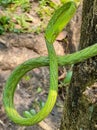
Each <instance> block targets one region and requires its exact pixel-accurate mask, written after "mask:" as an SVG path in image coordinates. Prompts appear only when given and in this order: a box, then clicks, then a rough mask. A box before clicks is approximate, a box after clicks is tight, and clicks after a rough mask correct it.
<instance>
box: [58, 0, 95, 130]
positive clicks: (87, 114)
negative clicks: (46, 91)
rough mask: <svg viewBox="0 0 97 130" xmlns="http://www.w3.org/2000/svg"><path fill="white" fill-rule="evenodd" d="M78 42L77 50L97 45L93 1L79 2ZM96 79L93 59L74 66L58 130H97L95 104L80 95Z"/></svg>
mask: <svg viewBox="0 0 97 130" xmlns="http://www.w3.org/2000/svg"><path fill="white" fill-rule="evenodd" d="M80 39H81V40H80V45H79V50H81V49H83V48H85V47H87V46H90V45H93V44H94V43H97V0H84V1H83V12H82V27H81V38H80ZM91 53H92V52H91ZM96 80H97V56H96V57H93V58H90V59H88V60H86V61H84V62H81V63H78V64H76V65H74V68H73V77H72V81H71V84H70V86H69V88H68V92H67V97H66V101H65V105H64V116H63V118H62V122H61V127H60V130H97V103H96V102H92V101H91V100H88V98H87V97H85V95H84V94H83V92H84V91H85V90H86V87H87V85H88V86H90V85H91V84H93V83H94V82H95V81H96ZM96 94H97V93H96Z"/></svg>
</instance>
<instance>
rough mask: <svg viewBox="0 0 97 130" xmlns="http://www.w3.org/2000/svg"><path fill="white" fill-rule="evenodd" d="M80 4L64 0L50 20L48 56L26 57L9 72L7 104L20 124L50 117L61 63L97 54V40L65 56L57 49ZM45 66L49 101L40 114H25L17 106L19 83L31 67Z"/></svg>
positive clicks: (47, 33) (68, 63)
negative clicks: (15, 101)
mask: <svg viewBox="0 0 97 130" xmlns="http://www.w3.org/2000/svg"><path fill="white" fill-rule="evenodd" d="M78 4H79V0H64V2H63V5H62V6H60V7H59V8H58V9H57V10H56V11H55V13H54V15H53V16H52V18H51V20H50V22H49V23H48V26H47V28H46V31H45V41H46V46H47V49H48V57H46V56H44V57H38V58H34V59H30V60H28V61H25V62H24V63H22V64H21V65H19V66H17V67H16V68H15V70H14V71H13V72H12V73H11V75H10V76H9V78H8V80H7V82H6V85H5V87H4V90H3V105H4V108H5V111H6V113H7V115H8V117H9V118H10V119H11V120H12V121H13V122H15V123H17V124H19V125H25V126H30V125H34V124H36V123H38V122H40V121H41V120H43V119H44V118H45V117H47V116H48V114H49V113H50V112H51V111H52V109H53V107H54V105H55V102H56V99H57V94H58V92H57V91H58V66H64V65H71V64H75V63H78V62H81V61H84V60H85V59H88V58H90V57H93V56H95V55H97V49H96V47H97V44H94V45H93V46H90V47H87V48H86V49H83V50H81V51H78V52H75V53H73V54H68V55H65V56H57V55H56V52H55V50H54V47H53V43H54V41H55V39H56V37H57V36H58V34H59V33H60V32H61V31H62V29H63V28H64V27H65V26H66V25H67V24H68V22H69V21H70V20H71V18H72V17H73V16H74V14H75V12H76V10H77V6H78ZM91 52H92V53H91ZM42 66H49V67H50V89H49V94H48V98H47V101H46V103H45V105H44V107H43V108H42V109H41V110H40V111H39V112H38V113H37V114H35V115H30V116H28V117H23V116H21V115H20V114H19V113H18V112H17V110H16V109H15V106H14V93H15V90H16V87H17V84H18V82H19V81H20V80H21V78H22V77H23V76H24V75H25V74H26V73H27V72H28V71H30V70H32V69H34V68H37V67H42Z"/></svg>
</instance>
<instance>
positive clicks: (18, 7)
mask: <svg viewBox="0 0 97 130" xmlns="http://www.w3.org/2000/svg"><path fill="white" fill-rule="evenodd" d="M57 6H58V5H56V4H55V3H54V2H52V1H51V0H39V3H38V7H37V8H36V14H37V15H38V16H39V18H40V25H38V26H36V27H32V26H31V25H32V23H33V16H32V15H30V12H31V9H32V7H33V2H32V3H31V1H30V0H21V1H19V0H0V7H1V16H0V34H3V33H4V32H15V33H25V32H28V33H29V32H35V33H40V32H41V31H43V30H44V28H45V27H46V22H47V19H49V17H51V15H52V13H53V11H54V10H55V9H56V8H57Z"/></svg>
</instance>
